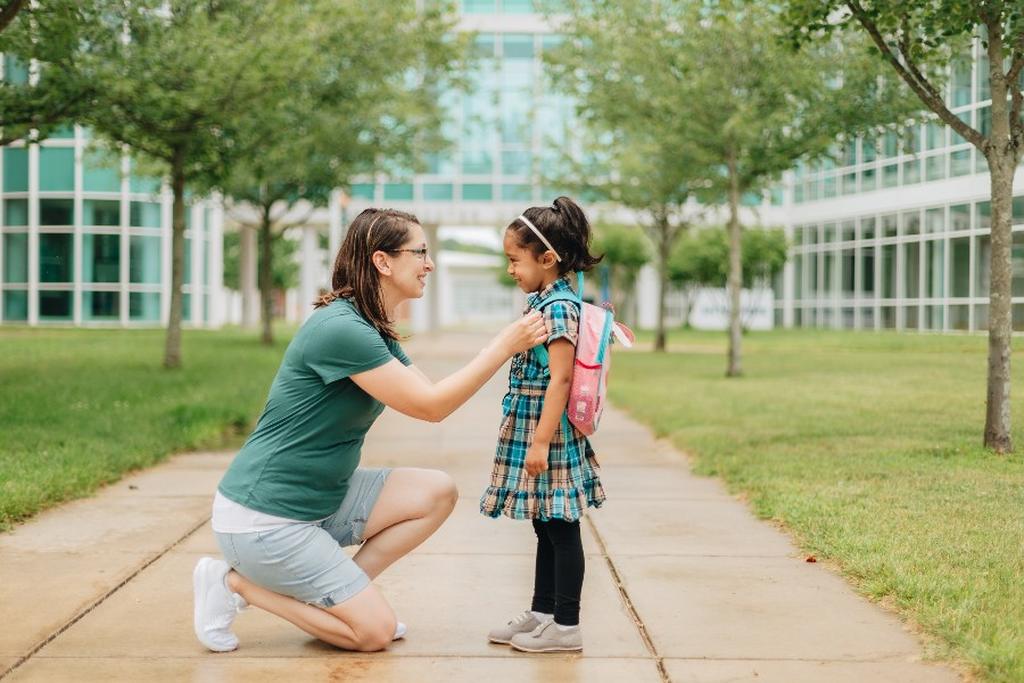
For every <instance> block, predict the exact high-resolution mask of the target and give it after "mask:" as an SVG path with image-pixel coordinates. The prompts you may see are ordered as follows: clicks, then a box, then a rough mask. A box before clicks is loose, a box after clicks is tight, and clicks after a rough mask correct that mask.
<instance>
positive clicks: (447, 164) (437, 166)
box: [427, 154, 455, 175]
mask: <svg viewBox="0 0 1024 683" xmlns="http://www.w3.org/2000/svg"><path fill="white" fill-rule="evenodd" d="M454 172H455V162H454V161H453V160H452V157H451V155H450V154H428V155H427V173H430V174H432V175H451V174H452V173H454Z"/></svg>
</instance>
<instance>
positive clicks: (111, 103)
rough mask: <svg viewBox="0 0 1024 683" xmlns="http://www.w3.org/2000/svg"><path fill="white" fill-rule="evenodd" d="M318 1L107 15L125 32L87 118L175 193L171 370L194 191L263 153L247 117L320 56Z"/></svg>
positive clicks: (267, 106)
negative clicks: (189, 194)
mask: <svg viewBox="0 0 1024 683" xmlns="http://www.w3.org/2000/svg"><path fill="white" fill-rule="evenodd" d="M314 5H315V3H312V2H286V1H285V0H267V1H263V0H219V1H218V2H209V0H170V1H166V0H146V1H143V0H138V1H136V2H130V3H118V4H116V5H114V6H113V7H112V8H111V9H110V10H109V14H108V15H107V20H108V21H109V22H110V25H111V26H114V27H118V28H119V29H121V30H120V31H117V30H115V32H114V37H113V38H112V39H110V40H107V41H106V42H104V43H102V44H101V45H100V46H99V47H100V48H102V49H96V50H94V53H95V54H94V55H93V58H92V59H91V60H90V62H89V65H88V67H89V68H88V73H89V75H90V76H91V77H92V78H93V79H94V82H96V83H102V84H103V87H102V89H101V93H100V95H99V96H98V97H97V100H96V104H95V106H93V107H92V108H91V109H90V110H89V111H88V112H87V114H86V117H85V118H86V122H87V123H88V124H89V125H90V126H92V127H93V129H94V130H96V131H97V132H98V133H100V134H101V135H102V136H103V137H105V138H106V139H108V140H110V141H111V142H112V143H114V144H124V145H129V146H130V150H131V153H132V154H134V155H139V156H142V157H144V158H147V159H149V160H151V161H152V162H155V163H156V164H157V165H158V166H159V167H160V168H161V169H162V170H163V171H164V172H165V173H166V174H167V176H168V178H169V181H170V185H171V190H172V191H173V193H174V203H173V210H172V242H171V245H172V248H171V301H170V317H169V320H168V324H167V340H166V345H165V351H164V366H165V367H167V368H177V367H179V366H180V365H181V313H182V295H181V285H182V272H183V268H182V266H183V251H184V242H185V188H186V185H189V186H191V187H192V188H193V189H194V190H205V189H207V188H211V187H214V186H216V184H217V183H218V181H220V180H221V179H222V178H223V177H224V176H225V175H226V169H228V168H230V166H231V164H232V163H233V162H234V160H236V159H238V158H243V157H245V156H246V155H247V154H256V153H258V147H259V142H260V141H259V140H258V139H252V138H246V137H245V136H244V134H245V133H246V132H247V129H246V127H245V126H244V121H245V119H246V118H248V117H259V116H262V115H264V113H265V112H268V111H272V110H273V108H274V107H275V106H276V105H277V104H278V103H280V102H282V101H285V100H286V99H287V96H288V87H289V85H290V83H291V81H292V79H293V78H294V76H295V73H296V72H297V71H300V70H301V68H302V67H301V65H302V64H304V63H306V62H307V61H309V60H310V59H311V58H312V56H313V50H314V49H315V46H316V45H317V42H318V41H317V37H318V35H319V34H320V33H321V32H322V30H323V27H322V26H321V25H320V24H319V22H318V21H317V20H316V12H315V9H316V8H315V6H314ZM296 36H302V39H301V40H296Z"/></svg>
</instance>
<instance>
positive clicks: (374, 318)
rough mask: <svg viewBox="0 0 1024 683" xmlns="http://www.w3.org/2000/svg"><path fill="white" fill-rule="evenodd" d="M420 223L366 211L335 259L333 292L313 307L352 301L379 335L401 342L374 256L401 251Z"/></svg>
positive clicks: (394, 214)
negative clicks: (387, 303) (385, 302)
mask: <svg viewBox="0 0 1024 683" xmlns="http://www.w3.org/2000/svg"><path fill="white" fill-rule="evenodd" d="M419 222H420V221H419V219H418V218H416V216H413V215H412V214H411V213H405V212H404V211H395V210H394V209H366V210H365V211H363V212H362V213H360V214H359V215H358V216H356V219H355V220H354V221H352V225H350V226H349V228H348V233H347V234H346V235H345V241H344V242H342V244H341V249H339V250H338V256H337V258H335V259H334V273H333V275H332V276H331V287H332V290H331V291H330V292H328V293H326V294H323V295H322V296H320V298H318V299H317V300H316V301H314V302H313V307H314V308H320V307H322V306H326V305H328V304H329V303H331V302H332V301H334V300H335V299H350V300H351V301H352V303H353V304H354V305H355V307H356V309H357V310H358V311H359V313H360V314H361V315H362V316H363V317H364V318H366V320H367V321H368V322H369V323H370V324H371V325H373V326H374V327H375V328H377V331H378V332H380V333H381V334H382V335H384V336H386V337H390V338H392V339H398V338H399V336H398V333H397V332H396V331H395V328H394V323H393V322H392V321H391V320H390V319H389V318H388V314H387V311H386V310H384V296H383V292H382V291H381V286H380V273H379V272H377V268H376V267H375V266H374V265H373V254H374V252H378V251H388V252H390V251H394V250H396V249H401V248H402V245H403V244H405V241H406V240H407V239H409V226H410V225H419Z"/></svg>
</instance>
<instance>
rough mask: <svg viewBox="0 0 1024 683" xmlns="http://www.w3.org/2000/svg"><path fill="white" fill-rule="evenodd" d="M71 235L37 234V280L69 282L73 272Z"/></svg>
mask: <svg viewBox="0 0 1024 683" xmlns="http://www.w3.org/2000/svg"><path fill="white" fill-rule="evenodd" d="M73 258H74V241H73V235H68V234H47V233H43V234H41V235H40V236H39V281H40V282H71V279H72V277H73V274H74V270H73V269H72V266H73V265H74V261H73Z"/></svg>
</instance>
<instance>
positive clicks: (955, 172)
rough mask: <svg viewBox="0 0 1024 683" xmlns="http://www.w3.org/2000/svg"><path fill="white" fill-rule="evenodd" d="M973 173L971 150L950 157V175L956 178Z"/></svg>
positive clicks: (962, 150)
mask: <svg viewBox="0 0 1024 683" xmlns="http://www.w3.org/2000/svg"><path fill="white" fill-rule="evenodd" d="M970 172H971V150H969V149H961V150H957V151H956V152H953V153H951V154H950V155H949V175H950V176H953V177H956V176H961V175H967V174H968V173H970Z"/></svg>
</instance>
